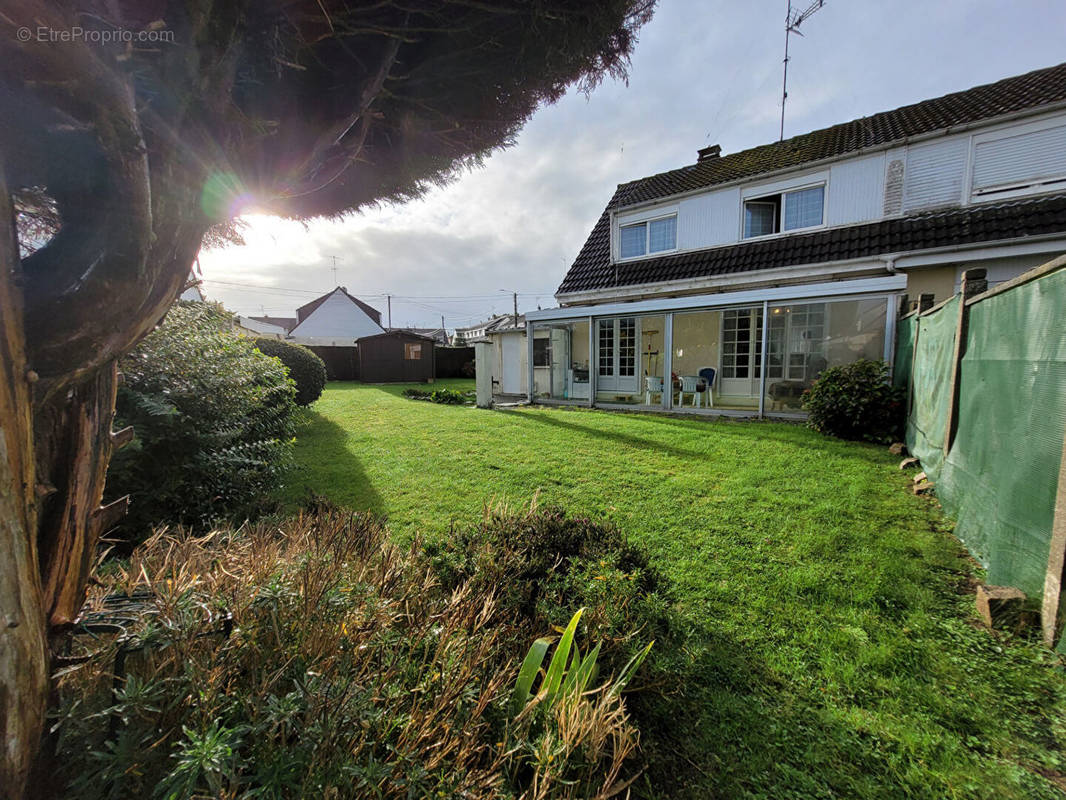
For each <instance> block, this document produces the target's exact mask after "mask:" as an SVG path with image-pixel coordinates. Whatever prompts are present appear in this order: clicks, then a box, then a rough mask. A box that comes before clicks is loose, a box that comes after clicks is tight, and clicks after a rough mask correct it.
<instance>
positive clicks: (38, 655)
mask: <svg viewBox="0 0 1066 800" xmlns="http://www.w3.org/2000/svg"><path fill="white" fill-rule="evenodd" d="M17 268H18V244H17V241H16V233H15V222H14V214H13V211H12V208H11V203H10V195H9V193H8V191H7V184H6V181H5V179H4V176H3V174H2V167H0V563H2V564H3V565H4V568H3V569H0V736H2V737H3V747H4V752H3V757H2V759H0V798H3V800H19V798H21V797H22V796H23V792H24V788H25V782H26V777H27V775H28V774H29V770H30V767H31V765H32V763H33V759H34V757H35V755H36V753H37V745H38V743H39V742H40V739H41V731H42V728H43V726H44V715H45V701H46V698H47V693H48V657H47V648H46V643H45V630H46V629H45V613H44V609H43V606H42V593H41V580H40V572H39V569H38V560H37V508H36V505H37V504H36V486H37V481H36V476H35V472H36V470H35V466H34V458H33V452H34V448H33V424H32V419H33V411H32V406H31V395H30V393H31V388H30V380H31V379H32V378H33V373H30V372H29V370H28V367H27V363H26V347H25V341H24V335H23V327H22V316H23V315H22V302H21V293H20V292H19V291H18V289H17V287H16V286H15V280H14V279H15V275H17V274H18V272H17Z"/></svg>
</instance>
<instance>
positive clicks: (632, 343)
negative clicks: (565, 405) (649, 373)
mask: <svg viewBox="0 0 1066 800" xmlns="http://www.w3.org/2000/svg"><path fill="white" fill-rule="evenodd" d="M638 336H639V333H638V329H637V318H636V317H616V318H613V319H601V320H597V322H596V388H597V390H599V391H605V392H620V393H626V394H635V393H636V392H638V391H639V390H640V375H639V374H638V370H637V355H638V353H639V352H640V342H639V341H638V340H637V339H638Z"/></svg>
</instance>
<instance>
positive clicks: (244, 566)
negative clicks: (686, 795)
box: [56, 512, 640, 800]
mask: <svg viewBox="0 0 1066 800" xmlns="http://www.w3.org/2000/svg"><path fill="white" fill-rule="evenodd" d="M116 596H117V597H118V598H122V597H135V596H139V597H142V598H147V599H146V600H144V601H143V603H144V607H143V608H142V609H141V613H140V614H139V615H138V620H139V621H138V622H137V624H136V625H135V626H134V627H133V628H132V629H131V630H128V632H127V634H126V635H125V636H124V637H122V638H118V637H111V638H110V640H105V639H100V638H90V637H79V638H78V639H77V640H76V641H77V646H78V648H80V650H81V652H75V653H73V654H72V655H73V656H75V657H77V656H79V655H80V656H86V657H87V659H88V660H86V661H85V662H84V663H82V664H81V666H80V667H75V668H72V670H71V671H69V672H68V673H67V674H66V675H65V676H64V677H63V678H62V681H61V685H60V691H61V697H62V704H61V713H60V715H59V718H58V719H57V720H56V724H57V726H58V736H59V738H58V759H57V769H58V772H59V777H60V781H61V782H62V783H63V784H64V786H65V787H66V792H67V793H68V794H69V795H70V796H77V797H84V798H118V797H132V796H138V797H145V798H147V797H150V796H154V797H161V798H167V800H171V798H173V799H174V800H177V799H179V798H193V797H218V798H253V797H254V798H289V797H316V798H317V797H326V798H342V797H380V798H409V797H418V798H422V797H469V798H480V797H485V798H488V797H521V798H586V797H588V798H606V797H610V796H619V795H620V794H621V795H624V794H625V787H626V786H627V784H628V782H629V781H630V780H632V779H633V778H634V777H636V776H637V775H638V774H639V771H640V764H639V762H638V760H637V758H636V754H637V743H638V736H637V732H636V730H635V728H634V726H633V724H632V723H631V722H630V720H629V718H628V715H627V713H626V710H625V702H624V700H623V698H622V697H621V696H620V695H619V693H617V692H615V691H612V690H611V689H610V685H609V682H608V683H607V684H605V685H604V687H603V688H601V689H599V690H588V691H581V692H570V693H569V694H568V695H567V696H566V698H565V702H556V703H553V704H552V705H551V707H550V710H549V709H545V713H541V714H538V715H534V714H526V715H525V716H521V715H519V716H518V717H517V718H516V716H515V714H514V713H513V710H512V709H511V707H510V703H511V700H512V693H513V688H514V686H515V683H516V680H517V678H518V674H519V664H520V660H521V656H522V654H523V653H524V652H525V650H526V649H527V648H528V646H529V642H530V641H531V640H532V639H533V638H534V636H535V635H536V634H537V633H543V632H546V631H536V630H532V629H531V628H530V626H529V623H528V621H527V620H524V619H521V618H520V617H519V616H517V615H516V614H513V613H511V612H510V611H508V610H506V609H504V608H502V607H501V606H500V605H499V603H498V602H497V598H496V592H495V590H494V589H493V588H491V587H490V586H487V585H485V584H483V583H477V582H472V581H465V582H462V583H458V584H455V585H453V586H449V588H447V589H446V588H444V587H443V586H442V585H441V584H440V582H439V581H438V579H437V577H436V572H435V570H434V568H433V567H432V565H431V563H430V561H429V559H427V558H426V557H424V556H423V555H422V554H421V550H420V548H419V547H418V545H417V544H416V545H414V546H412V547H411V548H409V549H399V548H397V547H396V546H394V545H393V544H390V543H389V540H388V537H387V534H386V532H385V530H384V529H383V528H382V526H381V525H380V524H378V523H377V522H376V521H374V520H372V519H370V518H368V517H365V516H360V515H352V514H341V513H337V512H322V513H315V514H303V515H300V516H297V517H295V518H293V519H291V520H289V521H286V522H284V523H283V524H281V525H280V526H274V527H271V526H269V525H266V524H260V525H256V526H250V527H245V528H243V529H240V530H231V529H223V530H217V531H215V532H213V533H211V534H209V535H207V536H203V537H199V538H197V537H192V536H188V535H185V534H183V533H182V532H180V531H177V532H174V531H162V532H159V533H157V534H155V535H154V536H153V537H152V538H151V539H150V540H149V541H148V542H146V543H145V544H144V545H143V546H142V547H140V548H138V549H137V550H136V551H134V553H133V554H132V556H131V558H130V559H129V561H128V562H126V563H124V564H122V565H112V566H111V567H110V568H108V569H105V570H103V574H102V575H101V580H100V585H98V586H96V587H95V588H94V589H93V590H92V597H91V598H90V608H89V611H90V612H94V611H95V612H97V613H100V614H106V613H107V609H108V608H112V607H113V606H114V605H115V603H116ZM226 612H228V613H229V614H232V618H233V628H232V632H231V633H230V634H229V636H228V637H226V636H223V635H222V634H219V633H216V632H217V631H218V630H219V629H220V628H219V620H220V619H221V618H223V617H224V614H225V613H226ZM574 628H575V629H576V623H575V625H574ZM205 634H206V635H205ZM573 636H574V630H571V637H572V638H573ZM120 648H121V649H123V650H124V651H125V652H126V655H125V658H124V662H125V663H124V668H123V670H122V671H121V672H120V674H113V672H114V667H113V665H114V664H115V656H116V655H117V653H118V650H119V649H120ZM75 660H76V659H75Z"/></svg>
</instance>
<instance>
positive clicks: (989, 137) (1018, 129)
mask: <svg viewBox="0 0 1066 800" xmlns="http://www.w3.org/2000/svg"><path fill="white" fill-rule="evenodd" d="M1064 125H1066V117H1064V116H1063V115H1061V114H1057V115H1055V116H1052V117H1046V118H1043V119H1039V120H1035V121H1033V122H1029V123H1026V124H1023V125H1018V124H1011V125H1006V126H1003V127H998V128H995V129H994V130H990V131H983V132H981V133H974V134H972V135H971V136H970V147H969V153H968V157H967V164H966V174H965V176H964V178H963V180H964V181H965V186H964V189H965V191H964V193H963V202H964V204H965V203H991V202H995V201H997V200H1011V199H1014V198H1018V197H1031V196H1034V195H1040V194H1052V193H1057V192H1061V191H1063V189H1064V188H1066V173H1063V174H1060V175H1059V176H1057V177H1047V178H1035V179H1032V180H1028V181H1013V182H1010V183H1004V184H999V185H996V186H991V187H988V188H986V189H984V190H981V189H975V188H974V185H973V184H974V171H975V167H976V163H977V146H978V145H980V144H985V143H987V142H995V141H999V140H1001V139H1011V138H1014V137H1017V136H1025V135H1027V134H1031V133H1039V132H1041V131H1045V130H1050V129H1054V128H1061V127H1063V126H1064Z"/></svg>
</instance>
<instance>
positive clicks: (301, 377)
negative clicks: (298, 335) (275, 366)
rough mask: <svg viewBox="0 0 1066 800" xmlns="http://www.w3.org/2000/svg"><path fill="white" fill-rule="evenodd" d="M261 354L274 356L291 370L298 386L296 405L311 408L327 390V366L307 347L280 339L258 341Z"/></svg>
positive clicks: (291, 376)
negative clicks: (324, 390)
mask: <svg viewBox="0 0 1066 800" xmlns="http://www.w3.org/2000/svg"><path fill="white" fill-rule="evenodd" d="M255 346H256V347H257V348H258V349H259V352H260V353H263V354H264V355H268V356H273V357H274V358H277V359H278V360H280V361H281V363H282V364H284V365H285V367H286V369H288V370H289V377H290V378H292V380H293V383H295V384H296V404H297V405H301V406H309V405H311V404H312V403H313V402H315V400H317V399H318V398H319V397H321V396H322V391H323V389H325V388H326V364H325V362H324V361H323V360H322V359H321V358H319V357H318V356H317V355H315V354H314V353H313V352H311V351H310V350H308V349H307V348H306V347H303V346H302V345H298V344H292V343H291V342H283V341H281V340H280V339H256V340H255Z"/></svg>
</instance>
